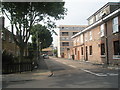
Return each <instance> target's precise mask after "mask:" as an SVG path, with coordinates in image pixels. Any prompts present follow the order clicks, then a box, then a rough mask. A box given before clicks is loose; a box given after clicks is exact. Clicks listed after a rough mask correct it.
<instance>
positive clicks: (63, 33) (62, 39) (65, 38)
mask: <svg viewBox="0 0 120 90" xmlns="http://www.w3.org/2000/svg"><path fill="white" fill-rule="evenodd" d="M85 27H86V25H60V26H59V29H60V30H59V35H58V38H59V39H58V57H64V50H65V49H67V50H69V49H70V48H71V47H72V46H73V42H72V39H71V36H73V35H75V34H76V33H78V32H80V31H81V30H83V29H84V28H85ZM69 57H70V56H69Z"/></svg>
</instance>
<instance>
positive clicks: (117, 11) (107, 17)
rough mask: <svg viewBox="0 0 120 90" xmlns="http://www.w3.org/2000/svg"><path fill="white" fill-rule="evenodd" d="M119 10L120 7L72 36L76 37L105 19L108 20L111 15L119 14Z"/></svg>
mask: <svg viewBox="0 0 120 90" xmlns="http://www.w3.org/2000/svg"><path fill="white" fill-rule="evenodd" d="M119 12H120V9H118V10H116V11H114V12H113V13H111V14H109V15H107V16H106V17H104V18H103V19H100V20H99V21H97V22H95V23H94V24H92V25H90V26H88V27H87V28H85V29H83V30H82V31H81V32H78V33H77V34H75V35H73V36H72V37H71V38H74V37H76V36H78V35H80V34H82V33H84V32H86V31H88V30H90V29H91V28H93V27H95V26H97V25H98V24H101V23H102V22H103V20H104V21H105V20H108V19H109V18H110V17H112V16H114V15H115V14H117V13H119Z"/></svg>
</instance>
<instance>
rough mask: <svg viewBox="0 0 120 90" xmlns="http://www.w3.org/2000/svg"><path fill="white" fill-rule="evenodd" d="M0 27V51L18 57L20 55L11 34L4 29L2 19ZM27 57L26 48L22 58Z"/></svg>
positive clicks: (0, 18) (2, 18) (1, 18)
mask: <svg viewBox="0 0 120 90" xmlns="http://www.w3.org/2000/svg"><path fill="white" fill-rule="evenodd" d="M0 21H1V23H0V27H1V32H0V33H1V35H0V36H1V42H2V43H1V44H0V45H1V51H2V52H3V51H4V50H6V52H7V53H12V54H13V55H14V56H18V55H19V54H20V51H19V47H18V46H17V45H16V43H15V42H14V40H13V38H12V33H11V32H10V31H9V30H8V29H6V28H5V27H4V24H5V22H4V17H0ZM27 55H28V49H27V48H26V49H25V51H24V56H27Z"/></svg>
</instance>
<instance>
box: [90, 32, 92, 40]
mask: <svg viewBox="0 0 120 90" xmlns="http://www.w3.org/2000/svg"><path fill="white" fill-rule="evenodd" d="M89 35H90V40H92V31H90V32H89Z"/></svg>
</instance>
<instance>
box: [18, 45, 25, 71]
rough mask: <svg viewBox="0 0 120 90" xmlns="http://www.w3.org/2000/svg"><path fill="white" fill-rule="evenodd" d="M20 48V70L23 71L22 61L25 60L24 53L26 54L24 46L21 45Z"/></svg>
mask: <svg viewBox="0 0 120 90" xmlns="http://www.w3.org/2000/svg"><path fill="white" fill-rule="evenodd" d="M19 49H20V57H19V71H20V73H21V72H22V66H21V65H22V62H23V60H24V57H23V55H24V46H23V47H19Z"/></svg>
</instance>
